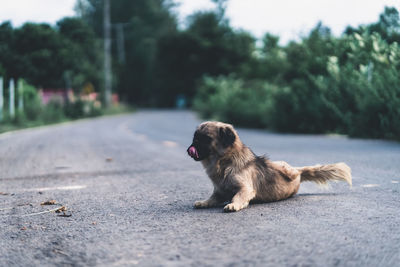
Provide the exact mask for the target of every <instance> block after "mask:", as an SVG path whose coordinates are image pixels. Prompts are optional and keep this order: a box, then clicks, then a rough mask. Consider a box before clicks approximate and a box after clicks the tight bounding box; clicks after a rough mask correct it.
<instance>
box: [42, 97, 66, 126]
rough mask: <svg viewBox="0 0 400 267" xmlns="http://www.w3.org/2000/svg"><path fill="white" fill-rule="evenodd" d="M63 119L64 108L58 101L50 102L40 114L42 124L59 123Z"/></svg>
mask: <svg viewBox="0 0 400 267" xmlns="http://www.w3.org/2000/svg"><path fill="white" fill-rule="evenodd" d="M64 119H65V115H64V108H63V106H62V104H61V103H60V101H57V100H51V101H50V102H49V103H47V105H46V107H45V108H44V109H43V112H42V114H41V120H42V121H43V122H44V123H53V122H59V121H62V120H64Z"/></svg>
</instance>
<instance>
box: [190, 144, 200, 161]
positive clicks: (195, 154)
mask: <svg viewBox="0 0 400 267" xmlns="http://www.w3.org/2000/svg"><path fill="white" fill-rule="evenodd" d="M187 152H188V154H189V156H191V157H192V158H194V159H199V153H198V152H197V149H196V148H195V147H194V146H190V147H189V148H188V150H187Z"/></svg>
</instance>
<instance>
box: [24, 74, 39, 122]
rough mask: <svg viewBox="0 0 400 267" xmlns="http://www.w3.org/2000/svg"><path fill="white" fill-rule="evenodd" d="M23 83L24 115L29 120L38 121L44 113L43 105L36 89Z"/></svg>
mask: <svg viewBox="0 0 400 267" xmlns="http://www.w3.org/2000/svg"><path fill="white" fill-rule="evenodd" d="M22 83H23V90H24V91H23V92H24V94H23V95H24V113H25V117H26V119H27V120H31V121H33V120H37V119H38V118H39V117H40V115H41V113H42V112H43V107H42V103H41V100H40V97H39V94H38V93H37V90H36V88H35V87H33V86H31V85H29V84H27V83H26V82H24V81H23V82H22Z"/></svg>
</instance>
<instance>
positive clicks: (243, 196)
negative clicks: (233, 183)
mask: <svg viewBox="0 0 400 267" xmlns="http://www.w3.org/2000/svg"><path fill="white" fill-rule="evenodd" d="M255 196H256V194H255V192H254V189H253V188H252V187H251V186H242V187H241V188H240V190H239V191H238V192H237V193H236V195H235V196H234V197H233V198H232V202H231V203H229V204H228V205H226V206H225V207H224V211H227V212H229V211H239V210H241V209H244V208H246V207H247V206H248V205H249V202H250V200H252V199H253V198H254V197H255Z"/></svg>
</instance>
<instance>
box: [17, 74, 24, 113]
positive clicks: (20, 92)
mask: <svg viewBox="0 0 400 267" xmlns="http://www.w3.org/2000/svg"><path fill="white" fill-rule="evenodd" d="M18 112H20V113H22V112H24V82H23V81H22V80H21V79H19V80H18Z"/></svg>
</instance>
